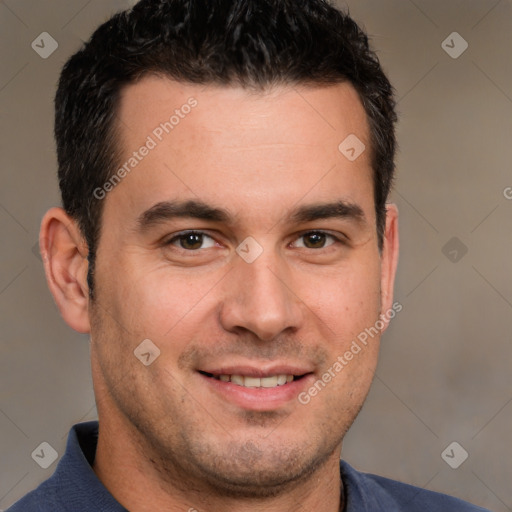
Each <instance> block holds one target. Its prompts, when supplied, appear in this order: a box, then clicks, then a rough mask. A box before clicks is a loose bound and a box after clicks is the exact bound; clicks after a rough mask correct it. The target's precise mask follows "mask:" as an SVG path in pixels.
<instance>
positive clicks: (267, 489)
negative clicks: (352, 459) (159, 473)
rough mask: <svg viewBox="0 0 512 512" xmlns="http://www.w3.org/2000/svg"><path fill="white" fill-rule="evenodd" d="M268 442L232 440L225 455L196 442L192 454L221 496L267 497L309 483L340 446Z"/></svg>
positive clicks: (197, 467) (199, 471) (213, 488)
mask: <svg viewBox="0 0 512 512" xmlns="http://www.w3.org/2000/svg"><path fill="white" fill-rule="evenodd" d="M269 437H270V438H271V437H272V436H271V435H270V436H269ZM265 441H267V442H265ZM268 441H269V439H264V440H263V443H261V442H260V443H256V442H254V441H252V440H248V441H246V442H242V441H239V442H232V443H230V446H229V448H227V449H225V450H221V451H222V454H219V453H216V454H214V453H212V452H215V451H217V450H212V449H211V448H210V449H209V451H208V449H207V448H206V447H205V446H203V447H202V448H205V450H201V447H200V446H197V445H196V446H195V447H194V450H193V453H192V454H191V455H192V462H193V464H194V467H195V468H194V469H195V471H196V472H197V473H198V476H199V477H200V479H201V480H202V481H206V482H208V484H209V485H210V486H211V488H212V490H215V493H216V494H217V495H219V494H220V495H224V496H226V497H238V498H242V497H244V498H267V497H272V496H278V495H280V494H284V493H287V492H290V490H291V489H293V488H295V487H297V486H299V485H300V484H302V483H303V482H305V481H306V480H307V479H308V478H309V477H310V476H311V475H312V474H313V473H314V472H315V471H317V470H318V469H319V468H320V467H322V465H323V464H325V463H326V462H327V460H328V459H329V458H330V457H331V455H332V454H333V453H334V452H335V451H336V449H337V445H336V446H335V447H332V448H331V449H328V448H327V447H326V446H322V447H318V446H313V445H307V444H305V443H297V445H295V446H286V445H284V444H283V443H275V442H274V443H270V442H268ZM319 448H320V449H319ZM199 473H200V474H199Z"/></svg>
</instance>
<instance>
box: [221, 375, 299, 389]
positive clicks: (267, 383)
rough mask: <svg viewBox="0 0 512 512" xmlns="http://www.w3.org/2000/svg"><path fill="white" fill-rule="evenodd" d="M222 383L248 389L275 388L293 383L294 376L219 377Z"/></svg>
mask: <svg viewBox="0 0 512 512" xmlns="http://www.w3.org/2000/svg"><path fill="white" fill-rule="evenodd" d="M216 378H217V379H219V380H221V381H222V382H232V383H233V384H237V385H238V386H243V387H246V388H275V387H276V386H283V385H284V384H286V383H288V382H292V381H293V375H285V374H280V375H272V376H270V377H261V378H260V377H244V376H243V375H219V376H218V377H216Z"/></svg>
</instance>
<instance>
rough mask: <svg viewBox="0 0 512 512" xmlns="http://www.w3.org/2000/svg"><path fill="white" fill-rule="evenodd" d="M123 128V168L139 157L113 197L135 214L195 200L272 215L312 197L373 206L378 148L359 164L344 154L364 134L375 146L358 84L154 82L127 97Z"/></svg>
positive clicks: (142, 84)
mask: <svg viewBox="0 0 512 512" xmlns="http://www.w3.org/2000/svg"><path fill="white" fill-rule="evenodd" d="M118 122H119V131H120V150H121V151H120V154H121V160H122V162H121V165H123V164H126V163H127V162H129V161H130V159H132V160H133V159H136V160H137V161H136V162H135V161H132V163H135V164H136V166H135V167H133V168H130V169H129V173H126V174H129V176H127V178H126V179H123V183H121V185H120V186H118V187H116V189H115V190H114V191H113V193H112V194H111V195H112V197H114V196H116V195H117V196H119V198H120V196H121V195H123V194H124V195H125V196H127V197H128V198H129V201H130V202H131V205H132V206H133V207H134V208H135V209H139V210H140V209H142V208H148V207H150V206H151V204H150V203H153V204H155V203H157V202H159V201H167V200H169V199H174V198H181V199H185V198H187V197H192V196H195V197H194V198H195V199H197V198H201V199H204V198H207V199H208V201H209V203H210V204H217V205H219V206H221V205H223V203H225V202H226V201H230V200H233V201H235V202H236V201H238V206H239V207H241V206H243V205H245V206H246V207H247V205H251V206H252V207H253V208H252V209H251V211H252V212H256V211H258V210H259V211H260V212H262V213H264V212H265V211H269V208H276V205H277V206H281V207H283V208H284V206H285V204H289V203H290V201H292V202H297V201H300V200H301V197H304V198H305V197H306V196H308V195H315V196H316V197H315V199H325V200H332V199H333V198H334V197H333V196H336V195H338V196H339V195H340V194H341V195H343V194H345V195H348V196H349V197H344V198H343V199H347V200H349V201H350V202H355V199H358V202H361V201H362V202H363V203H364V202H366V203H368V204H367V205H366V206H371V205H372V204H373V193H372V189H373V185H372V171H371V166H370V155H369V153H370V151H369V150H368V151H366V150H365V151H363V153H362V154H361V155H360V156H359V157H358V158H357V159H356V160H354V161H350V160H349V159H347V158H346V156H345V155H344V154H343V153H342V152H340V149H339V146H340V143H342V142H343V141H344V140H346V139H347V137H354V136H355V137H357V139H358V140H359V141H360V142H361V144H364V145H365V146H366V148H368V149H369V131H368V124H367V118H366V114H365V111H364V108H363V106H362V104H361V101H360V99H359V96H358V94H357V92H356V91H355V89H354V88H353V87H352V86H351V85H350V84H348V83H341V84H336V85H332V86H325V87H324V86H317V87H312V86H311V87H304V86H302V87H299V86H291V85H283V86H279V87H274V88H272V89H269V90H266V91H252V90H247V89H244V88H241V87H227V86H223V87H221V86H213V85H208V86H204V85H193V84H188V83H179V82H175V81H172V80H169V79H167V78H162V77H153V76H152V77H145V78H143V79H142V80H140V81H139V82H138V83H136V84H132V85H129V86H127V87H126V88H125V89H124V90H123V91H122V95H121V101H120V105H119V110H118ZM349 140H352V139H349ZM144 146H147V147H150V148H151V149H150V150H149V151H146V150H144V151H142V152H143V153H145V155H144V156H143V157H142V158H140V155H139V154H137V155H135V153H141V151H138V150H139V148H143V147H144ZM128 167H131V166H130V165H128ZM128 167H127V168H128ZM354 194H355V195H358V196H359V197H358V198H355V197H353V196H354ZM171 196H172V197H171ZM362 206H363V208H364V206H365V205H364V204H363V205H362ZM228 209H229V207H228Z"/></svg>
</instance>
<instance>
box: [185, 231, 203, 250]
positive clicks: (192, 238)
mask: <svg viewBox="0 0 512 512" xmlns="http://www.w3.org/2000/svg"><path fill="white" fill-rule="evenodd" d="M202 244H203V235H200V234H198V233H188V234H187V235H182V236H181V237H180V245H181V247H182V248H183V249H190V250H195V249H200V248H201V245H202Z"/></svg>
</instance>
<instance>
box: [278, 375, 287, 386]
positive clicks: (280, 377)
mask: <svg viewBox="0 0 512 512" xmlns="http://www.w3.org/2000/svg"><path fill="white" fill-rule="evenodd" d="M283 384H286V375H278V376H277V385H278V386H282V385H283Z"/></svg>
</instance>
